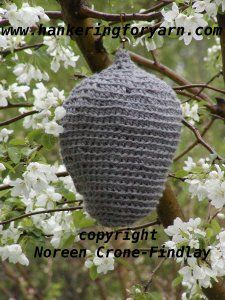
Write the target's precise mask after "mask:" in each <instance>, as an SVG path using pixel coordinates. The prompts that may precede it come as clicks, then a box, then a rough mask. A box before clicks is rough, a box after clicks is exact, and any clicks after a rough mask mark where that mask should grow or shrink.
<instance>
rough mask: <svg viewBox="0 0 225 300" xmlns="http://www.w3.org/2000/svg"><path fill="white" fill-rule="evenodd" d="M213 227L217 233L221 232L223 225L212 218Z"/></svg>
mask: <svg viewBox="0 0 225 300" xmlns="http://www.w3.org/2000/svg"><path fill="white" fill-rule="evenodd" d="M211 227H212V229H213V231H214V232H215V233H216V234H218V233H220V231H221V227H220V224H219V223H218V222H217V221H216V219H213V220H212V222H211Z"/></svg>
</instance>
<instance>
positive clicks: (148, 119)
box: [60, 49, 182, 227]
mask: <svg viewBox="0 0 225 300" xmlns="http://www.w3.org/2000/svg"><path fill="white" fill-rule="evenodd" d="M64 107H65V109H66V111H67V114H66V116H65V117H64V118H63V120H62V125H63V127H64V132H63V133H62V134H61V135H60V145H61V154H62V158H63V161H64V163H65V165H66V168H67V170H68V172H69V174H70V175H71V177H72V179H73V181H74V184H75V186H76V189H77V191H78V192H79V193H81V194H82V195H83V196H84V205H85V208H86V210H87V212H88V213H89V214H90V215H91V216H92V217H93V218H95V219H97V220H98V222H99V223H100V224H102V225H104V226H110V227H111V226H124V225H131V224H132V223H134V222H135V221H137V220H139V219H140V218H142V217H144V216H146V215H148V214H149V213H150V212H151V211H152V210H153V209H155V208H156V206H157V204H158V202H159V199H160V197H161V196H162V192H163V190H164V183H165V180H166V177H167V174H168V169H169V166H170V164H171V162H172V158H173V155H174V152H175V150H176V148H177V144H178V140H179V136H180V129H181V117H182V113H181V108H180V103H179V101H178V100H177V98H176V96H175V93H174V92H173V90H172V89H171V88H170V87H169V86H168V85H167V84H166V83H165V82H163V81H161V80H160V79H158V78H157V77H155V76H154V75H152V74H149V73H147V72H145V71H144V70H142V69H140V68H138V67H137V66H136V65H135V64H134V63H133V62H132V61H131V60H130V57H129V54H128V53H127V52H126V51H125V50H122V49H120V50H119V51H118V52H117V54H116V59H115V62H114V63H113V65H111V66H110V67H109V68H107V69H105V70H103V71H101V72H100V73H98V74H95V75H93V76H91V77H89V78H87V79H84V80H83V81H82V82H81V83H80V84H79V85H77V86H76V87H75V88H74V90H73V91H72V93H71V95H70V97H69V98H68V99H67V101H66V102H65V104H64Z"/></svg>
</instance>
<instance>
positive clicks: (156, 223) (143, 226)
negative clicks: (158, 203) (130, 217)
mask: <svg viewBox="0 0 225 300" xmlns="http://www.w3.org/2000/svg"><path fill="white" fill-rule="evenodd" d="M154 225H160V221H159V219H156V220H155V221H152V222H148V223H145V224H141V225H138V226H134V227H122V228H119V229H116V230H113V231H112V232H120V231H126V230H138V229H142V228H147V227H150V226H154Z"/></svg>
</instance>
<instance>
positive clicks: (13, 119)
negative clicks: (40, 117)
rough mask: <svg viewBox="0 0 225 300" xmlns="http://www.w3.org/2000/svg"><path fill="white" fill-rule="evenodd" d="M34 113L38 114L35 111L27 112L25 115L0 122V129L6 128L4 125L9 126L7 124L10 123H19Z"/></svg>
mask: <svg viewBox="0 0 225 300" xmlns="http://www.w3.org/2000/svg"><path fill="white" fill-rule="evenodd" d="M36 113H38V111H37V110H32V111H28V112H26V113H24V114H22V115H19V116H16V117H15V118H12V119H9V120H7V121H4V122H1V123H0V127H2V126H6V125H9V124H12V123H15V122H17V121H19V120H21V119H24V118H25V117H27V116H30V115H34V114H36Z"/></svg>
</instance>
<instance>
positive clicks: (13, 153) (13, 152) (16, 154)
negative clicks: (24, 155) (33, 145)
mask: <svg viewBox="0 0 225 300" xmlns="http://www.w3.org/2000/svg"><path fill="white" fill-rule="evenodd" d="M8 154H9V158H10V159H11V160H12V161H13V162H14V163H15V164H18V163H19V162H20V159H21V152H20V149H18V148H16V147H9V148H8Z"/></svg>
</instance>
